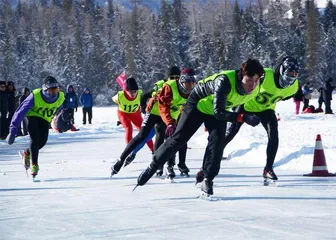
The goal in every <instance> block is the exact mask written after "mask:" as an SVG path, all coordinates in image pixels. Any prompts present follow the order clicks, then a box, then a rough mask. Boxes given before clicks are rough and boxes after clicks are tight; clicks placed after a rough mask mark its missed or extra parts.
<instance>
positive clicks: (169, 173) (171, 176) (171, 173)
mask: <svg viewBox="0 0 336 240" xmlns="http://www.w3.org/2000/svg"><path fill="white" fill-rule="evenodd" d="M166 175H167V178H166V179H167V180H168V181H170V182H173V180H174V177H175V176H176V174H175V171H174V167H173V166H168V167H167V169H166Z"/></svg>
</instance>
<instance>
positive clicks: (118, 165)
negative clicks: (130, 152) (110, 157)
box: [110, 158, 124, 179]
mask: <svg viewBox="0 0 336 240" xmlns="http://www.w3.org/2000/svg"><path fill="white" fill-rule="evenodd" d="M123 164H124V162H123V161H121V159H120V158H118V159H117V161H116V163H115V164H114V165H113V166H112V167H111V176H110V179H111V178H112V176H113V175H115V174H117V173H118V172H119V170H120V168H121V167H122V165H123Z"/></svg>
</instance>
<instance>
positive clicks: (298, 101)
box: [293, 87, 303, 115]
mask: <svg viewBox="0 0 336 240" xmlns="http://www.w3.org/2000/svg"><path fill="white" fill-rule="evenodd" d="M293 100H294V103H295V113H296V115H297V114H299V112H300V104H301V102H302V101H303V92H302V89H301V87H299V89H298V91H297V92H296V93H295V95H294V96H293Z"/></svg>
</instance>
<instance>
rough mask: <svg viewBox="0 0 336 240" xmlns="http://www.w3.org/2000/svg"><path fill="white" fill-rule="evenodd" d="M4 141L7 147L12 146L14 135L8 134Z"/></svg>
mask: <svg viewBox="0 0 336 240" xmlns="http://www.w3.org/2000/svg"><path fill="white" fill-rule="evenodd" d="M6 141H7V143H8V144H9V145H12V144H13V143H14V141H15V134H13V133H9V134H8V136H7V138H6Z"/></svg>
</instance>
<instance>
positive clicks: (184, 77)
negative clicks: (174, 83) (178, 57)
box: [179, 68, 196, 83]
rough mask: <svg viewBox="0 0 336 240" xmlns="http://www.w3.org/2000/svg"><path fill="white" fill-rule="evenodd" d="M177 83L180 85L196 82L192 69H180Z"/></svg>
mask: <svg viewBox="0 0 336 240" xmlns="http://www.w3.org/2000/svg"><path fill="white" fill-rule="evenodd" d="M179 82H180V83H185V82H196V78H195V71H194V69H192V68H184V69H182V71H181V75H180V79H179Z"/></svg>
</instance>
